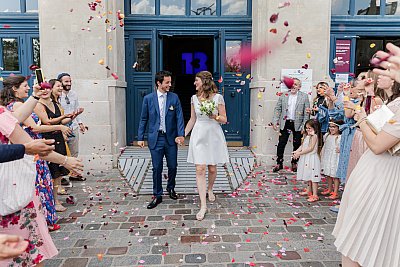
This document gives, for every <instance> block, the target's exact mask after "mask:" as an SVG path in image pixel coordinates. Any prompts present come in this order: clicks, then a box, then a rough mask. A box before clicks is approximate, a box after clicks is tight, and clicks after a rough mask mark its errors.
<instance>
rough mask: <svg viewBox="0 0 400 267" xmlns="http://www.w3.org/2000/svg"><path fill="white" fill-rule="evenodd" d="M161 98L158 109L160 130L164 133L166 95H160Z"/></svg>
mask: <svg viewBox="0 0 400 267" xmlns="http://www.w3.org/2000/svg"><path fill="white" fill-rule="evenodd" d="M160 98H161V109H160V130H161V131H164V132H165V98H166V95H165V94H162V95H161V96H160Z"/></svg>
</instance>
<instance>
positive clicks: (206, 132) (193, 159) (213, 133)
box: [185, 71, 229, 221]
mask: <svg viewBox="0 0 400 267" xmlns="http://www.w3.org/2000/svg"><path fill="white" fill-rule="evenodd" d="M194 85H195V86H196V91H197V93H196V95H193V96H192V99H191V104H192V105H191V117H190V120H189V122H188V124H187V125H186V129H185V136H187V135H188V134H189V132H190V131H192V134H191V137H190V143H189V152H188V159H187V161H188V162H190V163H194V164H195V165H196V182H197V189H198V192H199V196H200V211H199V213H197V215H196V218H197V220H199V221H201V220H203V219H204V216H205V214H206V212H207V203H206V195H207V192H208V200H209V201H210V202H214V201H215V195H214V193H213V186H214V182H215V179H216V177H217V164H225V163H227V162H229V154H228V148H227V146H226V140H225V136H224V132H223V131H222V128H221V126H220V124H225V123H226V122H227V117H226V109H225V101H224V98H223V96H222V95H220V94H218V89H217V86H216V85H215V83H214V81H213V78H212V74H211V73H210V72H208V71H201V72H199V73H197V74H196V78H195V82H194ZM206 106H208V107H214V108H209V109H208V111H209V112H204V110H205V108H204V107H206ZM207 166H208V188H207V187H206V168H207Z"/></svg>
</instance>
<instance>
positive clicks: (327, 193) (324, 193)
mask: <svg viewBox="0 0 400 267" xmlns="http://www.w3.org/2000/svg"><path fill="white" fill-rule="evenodd" d="M331 193H332V191H331V190H329V189H325V190H324V191H322V192H321V195H323V196H327V195H330V194H331Z"/></svg>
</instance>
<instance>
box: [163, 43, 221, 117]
mask: <svg viewBox="0 0 400 267" xmlns="http://www.w3.org/2000/svg"><path fill="white" fill-rule="evenodd" d="M213 63H214V38H213V37H212V36H165V37H164V38H163V69H164V70H169V71H171V72H172V75H173V82H172V91H173V92H174V93H176V94H178V96H179V99H180V101H181V104H182V110H183V116H184V119H185V124H186V123H187V121H188V120H189V119H190V98H191V96H192V95H194V94H195V93H196V89H195V87H194V85H193V83H194V78H195V75H196V73H197V72H199V71H202V70H207V71H209V72H211V73H213V69H214V66H213Z"/></svg>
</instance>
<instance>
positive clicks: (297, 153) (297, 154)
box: [292, 150, 300, 159]
mask: <svg viewBox="0 0 400 267" xmlns="http://www.w3.org/2000/svg"><path fill="white" fill-rule="evenodd" d="M292 154H293V155H292V158H293V159H299V158H300V151H297V150H296V151H294V152H293V153H292Z"/></svg>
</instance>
